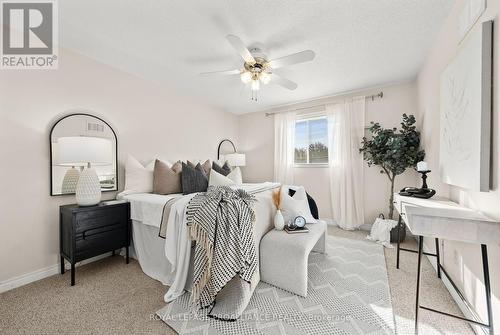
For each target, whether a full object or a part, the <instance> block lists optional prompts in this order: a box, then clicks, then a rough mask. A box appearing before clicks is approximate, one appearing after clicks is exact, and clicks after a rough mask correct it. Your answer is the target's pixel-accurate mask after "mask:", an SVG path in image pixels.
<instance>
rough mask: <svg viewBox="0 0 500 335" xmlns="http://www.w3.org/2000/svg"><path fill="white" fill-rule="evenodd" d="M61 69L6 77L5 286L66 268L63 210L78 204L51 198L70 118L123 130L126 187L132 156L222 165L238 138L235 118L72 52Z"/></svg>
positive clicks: (1, 178)
mask: <svg viewBox="0 0 500 335" xmlns="http://www.w3.org/2000/svg"><path fill="white" fill-rule="evenodd" d="M59 64H60V67H59V69H58V70H54V71H42V70H40V71H36V70H33V71H13V70H12V71H1V73H0V120H1V122H0V124H1V128H2V129H1V131H0V157H1V162H0V189H1V192H0V213H1V216H0V217H1V219H0V283H1V282H2V281H6V280H7V279H10V278H13V277H16V276H20V275H24V274H27V273H30V272H33V271H36V270H39V269H43V268H47V267H50V266H53V265H55V264H57V263H58V261H59V258H58V252H59V228H58V210H59V205H61V204H68V203H74V202H75V199H74V196H58V197H51V196H49V186H50V180H49V176H50V174H49V131H50V127H51V126H52V124H53V123H54V121H55V120H56V119H58V118H59V117H61V116H62V115H64V114H65V111H67V110H70V109H75V108H84V109H89V110H92V111H94V113H95V115H97V116H100V117H102V118H104V119H105V120H106V121H108V122H109V123H110V124H111V126H112V127H113V128H114V129H115V131H116V132H117V136H118V145H119V161H120V164H119V165H120V168H119V174H120V178H119V179H120V188H123V180H124V178H123V162H124V159H125V158H126V154H127V153H131V154H133V155H134V156H136V157H137V158H138V159H139V160H141V161H143V162H147V161H149V160H150V159H152V158H154V157H156V155H161V156H162V157H165V158H168V159H172V160H174V159H186V158H190V159H206V158H212V159H214V158H215V156H216V150H217V144H218V142H219V140H220V139H222V138H225V137H227V138H233V139H234V138H235V137H236V135H237V118H236V116H235V115H233V114H229V113H225V112H221V111H219V110H216V109H213V108H209V107H206V106H205V105H203V104H200V103H198V102H196V101H193V100H191V99H188V98H186V97H183V96H180V95H178V94H176V93H175V92H172V91H168V90H165V89H163V88H161V87H158V86H155V85H153V84H150V83H148V82H145V81H144V80H142V79H141V78H137V77H134V76H131V75H128V74H125V73H123V72H120V71H117V70H115V69H113V68H110V67H108V66H106V65H103V64H100V63H97V62H94V61H92V60H90V59H88V58H85V57H82V56H78V55H76V54H73V53H70V52H67V51H62V52H61V53H60V63H59ZM104 197H105V198H112V197H114V193H105V195H104Z"/></svg>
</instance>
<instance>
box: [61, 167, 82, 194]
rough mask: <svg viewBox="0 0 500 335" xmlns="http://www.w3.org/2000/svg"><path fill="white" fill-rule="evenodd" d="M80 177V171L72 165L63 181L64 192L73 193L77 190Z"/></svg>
mask: <svg viewBox="0 0 500 335" xmlns="http://www.w3.org/2000/svg"><path fill="white" fill-rule="evenodd" d="M78 179H80V171H78V170H77V169H75V167H74V166H73V167H71V169H69V170H68V171H66V174H65V175H64V179H63V182H62V192H61V193H63V194H73V193H75V191H76V184H77V183H78Z"/></svg>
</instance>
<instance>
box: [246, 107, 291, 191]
mask: <svg viewBox="0 0 500 335" xmlns="http://www.w3.org/2000/svg"><path fill="white" fill-rule="evenodd" d="M295 117H296V113H295V112H286V113H277V114H275V115H274V181H276V182H279V183H282V184H288V185H291V184H293V164H294V154H295V147H294V142H295ZM256 136H258V134H256Z"/></svg>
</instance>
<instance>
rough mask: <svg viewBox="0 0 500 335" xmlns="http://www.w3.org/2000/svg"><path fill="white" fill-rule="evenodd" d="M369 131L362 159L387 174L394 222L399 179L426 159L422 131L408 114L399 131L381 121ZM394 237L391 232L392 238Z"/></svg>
mask: <svg viewBox="0 0 500 335" xmlns="http://www.w3.org/2000/svg"><path fill="white" fill-rule="evenodd" d="M368 130H369V131H370V133H371V135H372V136H371V138H370V139H368V138H366V137H363V140H362V142H361V148H360V149H359V151H360V152H362V153H363V159H364V160H365V161H366V162H367V163H368V166H372V165H377V166H380V167H381V170H380V173H384V174H385V175H386V176H387V178H388V179H389V182H390V183H391V193H390V197H389V213H388V215H387V218H388V219H393V216H394V206H393V202H394V181H395V179H396V176H398V175H400V174H402V173H403V172H405V171H406V169H407V168H411V167H413V168H415V166H416V165H417V162H420V161H422V160H423V159H424V157H425V151H424V150H421V149H420V132H418V131H417V128H416V126H415V117H414V116H413V115H406V114H403V120H402V122H401V129H399V130H398V129H397V128H392V129H385V128H383V127H382V126H381V125H380V124H379V123H378V122H377V123H374V122H371V126H370V128H369V129H368ZM392 235H393V234H392V232H391V237H392ZM403 239H404V237H403ZM391 240H392V238H391Z"/></svg>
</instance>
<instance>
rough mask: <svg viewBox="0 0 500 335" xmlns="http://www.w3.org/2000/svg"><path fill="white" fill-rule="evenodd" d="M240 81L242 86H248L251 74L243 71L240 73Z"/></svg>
mask: <svg viewBox="0 0 500 335" xmlns="http://www.w3.org/2000/svg"><path fill="white" fill-rule="evenodd" d="M240 79H241V81H242V82H243V83H244V84H248V83H249V82H250V81H251V80H252V74H251V73H250V72H248V71H244V72H242V73H241V75H240Z"/></svg>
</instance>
